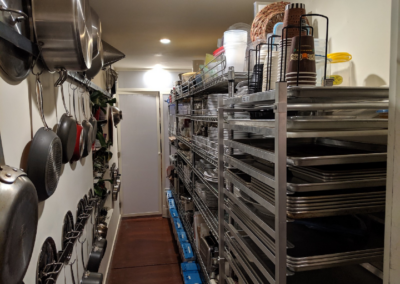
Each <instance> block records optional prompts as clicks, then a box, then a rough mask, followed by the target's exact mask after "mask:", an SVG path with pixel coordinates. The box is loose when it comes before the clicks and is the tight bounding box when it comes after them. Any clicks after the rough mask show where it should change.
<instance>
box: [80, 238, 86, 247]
mask: <svg viewBox="0 0 400 284" xmlns="http://www.w3.org/2000/svg"><path fill="white" fill-rule="evenodd" d="M78 242H79V243H80V244H81V245H83V244H84V243H85V242H86V238H85V240H84V241H83V242H81V241H80V240H79V239H78Z"/></svg>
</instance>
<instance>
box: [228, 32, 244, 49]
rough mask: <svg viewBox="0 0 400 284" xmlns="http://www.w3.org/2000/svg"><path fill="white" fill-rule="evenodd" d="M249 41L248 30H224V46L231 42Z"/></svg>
mask: <svg viewBox="0 0 400 284" xmlns="http://www.w3.org/2000/svg"><path fill="white" fill-rule="evenodd" d="M243 42H244V43H247V31H243V30H230V31H226V32H224V46H225V45H226V44H231V43H243Z"/></svg>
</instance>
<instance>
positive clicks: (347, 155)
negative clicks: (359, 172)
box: [224, 138, 387, 166]
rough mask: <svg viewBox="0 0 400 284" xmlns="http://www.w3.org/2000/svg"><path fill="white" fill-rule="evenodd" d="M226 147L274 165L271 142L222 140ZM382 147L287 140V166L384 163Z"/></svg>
mask: <svg viewBox="0 0 400 284" xmlns="http://www.w3.org/2000/svg"><path fill="white" fill-rule="evenodd" d="M224 144H225V145H226V146H229V147H232V148H235V149H239V150H240V151H243V152H245V153H248V154H250V155H253V156H255V157H258V158H261V159H265V160H268V161H270V162H274V159H275V153H274V148H275V146H274V144H275V143H274V139H270V138H266V139H238V140H224ZM386 148H387V147H386V146H385V145H376V144H366V143H358V142H348V141H342V140H336V139H328V138H309V139H307V138H303V139H301V138H300V139H289V140H288V141H287V164H288V165H292V166H316V165H332V164H356V163H371V162H385V161H386V159H387V157H386V156H387V154H386Z"/></svg>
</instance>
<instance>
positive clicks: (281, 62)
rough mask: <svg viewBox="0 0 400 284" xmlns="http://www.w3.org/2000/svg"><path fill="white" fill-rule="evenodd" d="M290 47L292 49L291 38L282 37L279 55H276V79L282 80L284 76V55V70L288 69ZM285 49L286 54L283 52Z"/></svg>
mask: <svg viewBox="0 0 400 284" xmlns="http://www.w3.org/2000/svg"><path fill="white" fill-rule="evenodd" d="M291 49H292V39H291V38H288V39H287V40H286V39H283V40H281V41H280V43H279V56H278V80H280V79H281V76H282V80H283V79H284V77H285V74H284V72H285V68H284V66H285V57H286V72H287V71H288V69H289V62H290V55H291ZM285 51H286V54H285Z"/></svg>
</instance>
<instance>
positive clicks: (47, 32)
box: [32, 0, 93, 71]
mask: <svg viewBox="0 0 400 284" xmlns="http://www.w3.org/2000/svg"><path fill="white" fill-rule="evenodd" d="M32 16H33V23H34V27H35V33H36V40H37V42H38V43H39V44H40V43H42V44H43V46H42V47H41V50H42V58H43V61H44V63H45V65H46V67H47V69H49V70H50V71H56V70H58V69H61V68H65V69H66V70H69V71H85V70H87V69H89V68H90V67H91V65H92V57H93V37H92V19H91V18H92V15H91V9H90V6H89V0H58V1H53V0H40V1H32Z"/></svg>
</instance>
